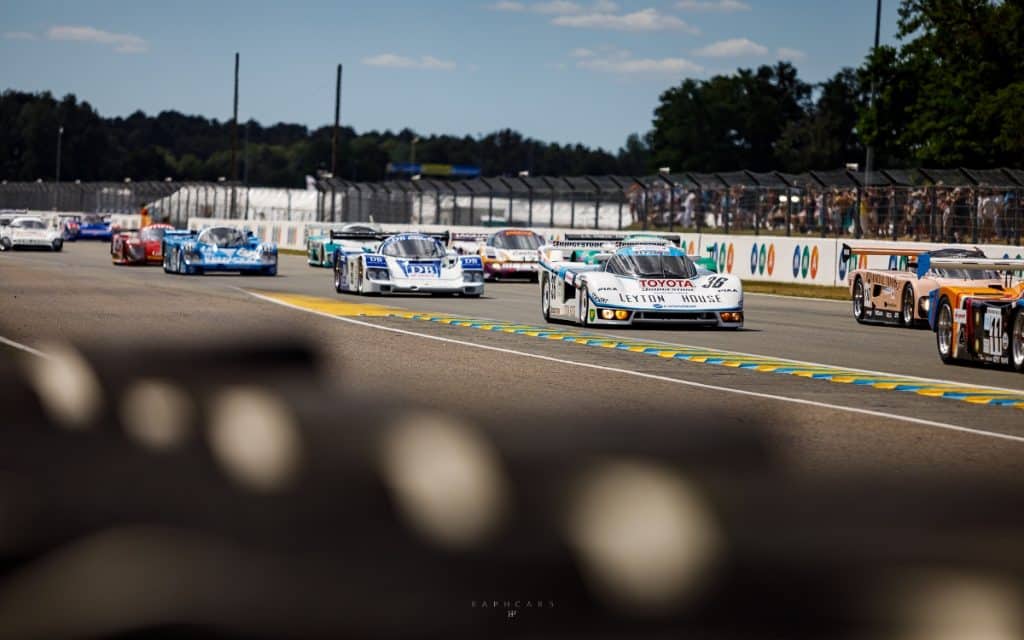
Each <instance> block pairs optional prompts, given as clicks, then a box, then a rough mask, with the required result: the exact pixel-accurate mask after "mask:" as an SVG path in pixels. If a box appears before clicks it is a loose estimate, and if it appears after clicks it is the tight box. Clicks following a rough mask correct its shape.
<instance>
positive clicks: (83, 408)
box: [25, 345, 103, 429]
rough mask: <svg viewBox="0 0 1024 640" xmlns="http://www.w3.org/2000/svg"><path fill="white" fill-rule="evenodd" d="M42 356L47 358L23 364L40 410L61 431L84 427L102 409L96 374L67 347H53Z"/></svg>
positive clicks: (80, 357) (101, 396) (101, 394)
mask: <svg viewBox="0 0 1024 640" xmlns="http://www.w3.org/2000/svg"><path fill="white" fill-rule="evenodd" d="M45 352H46V353H48V354H50V357H48V358H32V359H30V360H26V361H25V366H26V369H27V373H28V378H29V380H30V381H31V383H32V385H33V387H34V388H35V390H36V393H37V394H38V395H39V400H40V402H41V403H42V405H43V408H44V409H45V410H46V411H47V413H49V414H50V417H51V418H52V419H53V420H55V421H56V422H57V423H58V424H60V425H61V426H63V427H67V428H69V429H82V428H85V427H87V426H88V425H89V422H91V421H92V420H93V419H94V418H95V417H96V414H97V413H98V412H99V410H100V407H102V406H103V390H102V388H101V387H100V383H99V380H97V378H96V373H95V372H94V371H93V370H92V367H91V366H89V363H88V362H86V361H85V358H83V357H82V356H81V355H80V354H79V353H78V352H77V351H75V350H74V349H72V348H71V347H67V346H62V345H55V346H52V347H48V348H46V349H45Z"/></svg>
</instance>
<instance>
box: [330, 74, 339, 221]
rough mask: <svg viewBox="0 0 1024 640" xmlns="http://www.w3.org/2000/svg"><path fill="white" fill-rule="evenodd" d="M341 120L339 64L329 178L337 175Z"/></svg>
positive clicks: (332, 197) (332, 212)
mask: <svg viewBox="0 0 1024 640" xmlns="http://www.w3.org/2000/svg"><path fill="white" fill-rule="evenodd" d="M340 120H341V65H340V64H339V65H338V73H337V79H336V80H335V82H334V130H333V131H332V132H331V180H334V179H335V178H336V177H337V175H338V124H339V122H340ZM334 191H335V190H334V188H333V187H332V188H331V222H334Z"/></svg>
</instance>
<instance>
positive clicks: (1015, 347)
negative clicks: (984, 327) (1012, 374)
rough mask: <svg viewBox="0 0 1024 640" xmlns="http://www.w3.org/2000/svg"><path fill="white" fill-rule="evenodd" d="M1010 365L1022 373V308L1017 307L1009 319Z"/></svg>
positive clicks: (1023, 367) (1023, 343)
mask: <svg viewBox="0 0 1024 640" xmlns="http://www.w3.org/2000/svg"><path fill="white" fill-rule="evenodd" d="M1010 366H1011V367H1013V370H1014V371H1016V372H1017V373H1024V309H1019V308H1018V309H1017V311H1016V312H1015V313H1014V314H1013V320H1011V321H1010Z"/></svg>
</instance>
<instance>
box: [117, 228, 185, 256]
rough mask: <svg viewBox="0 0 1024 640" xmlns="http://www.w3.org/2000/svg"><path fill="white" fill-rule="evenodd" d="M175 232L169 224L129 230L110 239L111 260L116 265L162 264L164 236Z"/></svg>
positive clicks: (120, 232)
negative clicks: (169, 232)
mask: <svg viewBox="0 0 1024 640" xmlns="http://www.w3.org/2000/svg"><path fill="white" fill-rule="evenodd" d="M168 231H174V227H172V226H171V225H169V224H151V225H148V226H145V227H143V228H142V229H128V230H122V231H119V232H118V233H115V234H114V235H113V236H112V237H111V238H110V259H111V261H112V262H113V263H114V264H161V263H162V262H163V261H164V248H163V244H164V242H163V241H164V234H165V233H167V232H168Z"/></svg>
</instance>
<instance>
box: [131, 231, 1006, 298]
mask: <svg viewBox="0 0 1024 640" xmlns="http://www.w3.org/2000/svg"><path fill="white" fill-rule="evenodd" d="M136 217H137V216H136ZM213 225H223V226H231V227H236V228H239V229H251V230H252V231H253V232H255V233H256V235H257V236H259V237H260V238H261V239H263V240H265V241H269V242H275V243H277V245H278V246H279V247H281V248H283V249H298V250H305V248H306V238H307V237H309V236H311V235H319V234H325V233H327V232H329V231H330V229H332V228H339V227H341V226H342V224H340V223H339V224H328V223H322V222H315V223H307V222H273V221H253V220H224V219H217V218H192V219H191V220H189V225H188V226H189V229H201V228H203V227H209V226H213ZM382 226H383V228H384V229H385V230H386V231H396V232H400V231H410V230H413V229H417V230H421V231H429V232H438V231H452V232H453V233H455V232H461V233H490V232H493V231H495V229H494V228H493V227H449V226H445V225H429V224H428V225H401V224H395V225H382ZM536 231H537V232H538V233H540V234H541V235H545V236H548V237H550V236H553V235H557V234H562V233H593V234H600V233H602V232H601V231H600V230H593V229H589V230H588V229H566V228H560V229H550V228H539V229H536ZM670 235H679V236H681V237H682V241H683V247H684V248H685V249H686V252H687V253H688V254H690V255H700V256H704V257H710V258H714V260H715V262H716V263H717V264H718V270H719V271H721V272H723V273H734V274H736V275H738V276H740V277H741V278H743V279H744V280H755V281H762V282H790V283H799V284H809V285H820V286H846V276H847V274H848V273H849V272H850V270H851V269H855V268H858V267H860V268H864V267H871V268H876V269H886V268H898V267H900V265H901V262H900V258H898V257H896V256H884V255H882V256H854V257H853V258H852V259H851V260H850V261H849V263H847V264H842V263H841V262H840V255H841V252H842V248H843V245H844V244H846V243H850V244H858V245H867V246H886V245H892V244H894V243H892V242H890V241H885V240H858V241H853V240H850V239H848V238H813V237H805V236H791V237H785V236H736V235H718V234H710V233H684V234H670ZM895 244H899V245H900V246H915V247H922V248H925V249H942V248H948V247H963V248H973V247H975V246H977V247H978V248H979V249H981V250H982V251H984V252H985V255H987V256H988V257H990V258H1024V247H1017V246H1013V245H950V244H937V243H929V242H899V243H895ZM902 264H903V265H905V264H906V263H905V262H903V263H902Z"/></svg>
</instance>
